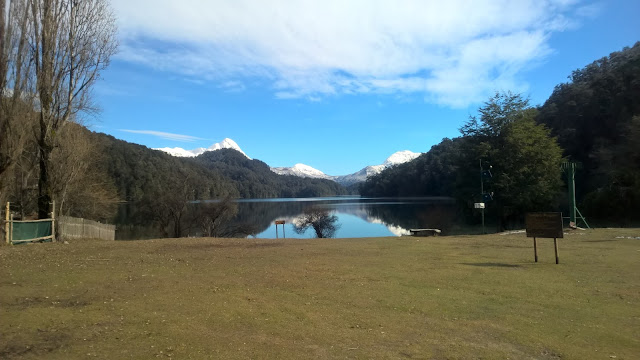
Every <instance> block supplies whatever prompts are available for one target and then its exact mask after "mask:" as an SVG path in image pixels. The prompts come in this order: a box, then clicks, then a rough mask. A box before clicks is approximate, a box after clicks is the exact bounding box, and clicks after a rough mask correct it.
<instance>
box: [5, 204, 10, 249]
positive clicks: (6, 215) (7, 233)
mask: <svg viewBox="0 0 640 360" xmlns="http://www.w3.org/2000/svg"><path fill="white" fill-rule="evenodd" d="M9 204H10V203H9V202H8V201H7V210H6V212H5V214H4V217H5V223H4V224H5V225H4V237H5V241H6V242H7V244H8V243H9V227H10V226H11V224H10V223H9V220H10V219H9V212H10V211H9Z"/></svg>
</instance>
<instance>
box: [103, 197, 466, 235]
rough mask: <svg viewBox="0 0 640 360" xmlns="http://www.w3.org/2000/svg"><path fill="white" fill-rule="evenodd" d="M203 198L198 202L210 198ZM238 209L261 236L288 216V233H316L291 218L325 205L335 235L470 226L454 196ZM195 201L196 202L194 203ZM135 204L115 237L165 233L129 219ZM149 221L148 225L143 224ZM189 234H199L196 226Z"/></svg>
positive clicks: (260, 202) (242, 204) (241, 202)
mask: <svg viewBox="0 0 640 360" xmlns="http://www.w3.org/2000/svg"><path fill="white" fill-rule="evenodd" d="M207 202H210V201H203V202H199V203H207ZM234 202H235V203H236V204H237V209H238V212H237V215H236V216H235V217H234V219H233V220H232V221H231V222H233V223H237V224H251V225H252V226H253V227H254V228H255V230H254V232H253V235H252V236H255V237H257V238H275V237H276V225H275V224H274V222H275V221H276V220H284V221H285V225H284V235H285V236H286V237H287V238H309V237H315V233H314V232H313V230H312V229H308V230H307V231H306V232H305V233H303V234H298V233H296V232H295V231H294V226H293V223H294V222H295V220H296V218H298V217H299V216H300V215H301V214H302V213H303V212H304V211H305V209H307V208H310V207H314V208H321V209H325V210H327V211H329V212H330V213H331V214H334V215H336V216H337V218H338V220H337V224H338V226H339V229H338V231H337V232H336V234H335V237H340V238H353V237H377V236H402V235H407V234H409V231H408V230H409V229H414V228H437V229H441V230H442V232H443V235H448V234H458V233H465V232H469V229H468V228H466V227H465V226H464V225H463V224H460V223H459V222H458V221H457V219H458V218H459V217H458V216H457V207H456V205H455V202H454V200H453V199H452V198H447V197H422V198H415V197H412V198H367V197H360V196H336V197H318V198H279V199H238V200H234ZM190 206H197V204H190ZM133 213H135V211H132V209H131V204H125V205H123V208H122V209H121V210H120V214H119V217H118V219H119V220H118V221H117V223H116V225H117V226H118V231H117V232H116V238H117V239H121V240H125V239H140V238H153V237H159V236H161V234H160V233H159V232H158V231H157V230H155V229H153V227H152V226H151V225H150V224H140V223H138V224H136V225H135V226H132V225H131V221H130V219H129V218H130V217H132V216H133V215H131V214H133ZM145 225H146V226H145ZM188 235H191V236H198V235H200V234H199V233H198V229H197V228H194V229H193V230H192V232H190V233H189V234H188ZM278 236H280V237H282V236H283V226H282V225H278Z"/></svg>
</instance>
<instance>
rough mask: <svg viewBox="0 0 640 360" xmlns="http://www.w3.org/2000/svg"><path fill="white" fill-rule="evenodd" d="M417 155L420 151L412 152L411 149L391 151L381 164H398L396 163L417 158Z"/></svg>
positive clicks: (386, 165)
mask: <svg viewBox="0 0 640 360" xmlns="http://www.w3.org/2000/svg"><path fill="white" fill-rule="evenodd" d="M418 156H420V153H414V152H413V151H409V150H403V151H398V152H396V153H393V154H392V155H391V156H389V157H388V158H387V160H385V161H384V163H383V164H382V165H384V166H385V167H389V166H393V165H398V164H402V163H406V162H409V161H411V160H413V159H415V158H417V157H418Z"/></svg>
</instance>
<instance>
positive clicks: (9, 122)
mask: <svg viewBox="0 0 640 360" xmlns="http://www.w3.org/2000/svg"><path fill="white" fill-rule="evenodd" d="M29 9H30V7H29V3H28V2H27V1H26V0H17V1H6V0H2V1H0V203H4V201H5V200H6V197H7V187H8V186H9V185H10V184H11V182H12V174H13V171H12V169H13V168H14V167H15V165H16V164H17V163H18V162H19V161H20V159H21V158H22V157H23V150H24V148H25V147H26V146H28V140H30V139H32V134H33V133H32V130H33V125H34V124H35V120H36V119H35V117H36V111H35V110H34V108H35V106H34V104H35V103H36V99H35V95H34V89H35V88H34V77H33V58H32V57H31V56H30V47H29V34H30V30H31V26H30V21H29V13H30V10H29Z"/></svg>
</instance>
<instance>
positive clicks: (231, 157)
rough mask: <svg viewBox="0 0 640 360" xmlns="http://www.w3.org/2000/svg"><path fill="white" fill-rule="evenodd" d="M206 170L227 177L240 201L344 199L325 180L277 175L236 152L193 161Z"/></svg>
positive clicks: (207, 154) (341, 191)
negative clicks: (303, 198) (337, 197)
mask: <svg viewBox="0 0 640 360" xmlns="http://www.w3.org/2000/svg"><path fill="white" fill-rule="evenodd" d="M193 162H194V163H195V164H198V165H200V166H202V167H204V168H206V169H209V170H213V171H216V172H218V173H220V174H224V175H225V176H227V177H228V178H229V179H231V181H232V182H233V184H234V185H235V187H236V188H237V189H238V192H239V196H240V197H242V198H274V197H313V196H333V195H344V194H346V189H345V188H344V187H343V186H341V185H339V184H338V183H336V182H334V181H330V180H324V179H313V178H302V177H299V176H293V175H278V174H276V173H274V172H273V171H271V169H270V168H269V166H268V165H267V164H265V163H264V162H262V161H260V160H255V159H254V160H250V159H247V158H246V157H245V156H244V155H242V154H241V153H239V152H238V151H235V150H232V149H221V150H216V151H209V152H205V153H204V154H202V155H199V156H197V157H196V158H194V159H193Z"/></svg>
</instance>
